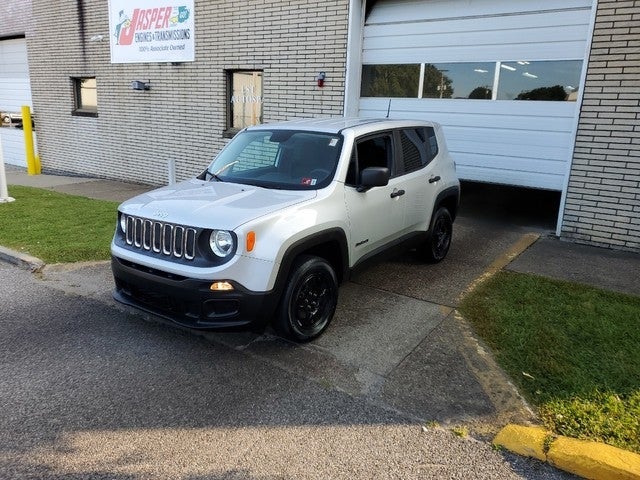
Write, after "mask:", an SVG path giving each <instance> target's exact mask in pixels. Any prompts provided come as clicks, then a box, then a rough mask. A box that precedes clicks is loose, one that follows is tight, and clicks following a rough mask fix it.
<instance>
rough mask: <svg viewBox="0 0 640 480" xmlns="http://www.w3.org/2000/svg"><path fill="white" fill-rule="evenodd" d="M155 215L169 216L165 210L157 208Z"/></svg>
mask: <svg viewBox="0 0 640 480" xmlns="http://www.w3.org/2000/svg"><path fill="white" fill-rule="evenodd" d="M153 216H154V217H156V218H167V217H168V216H169V214H168V213H167V212H165V211H163V210H156V211H155V212H153Z"/></svg>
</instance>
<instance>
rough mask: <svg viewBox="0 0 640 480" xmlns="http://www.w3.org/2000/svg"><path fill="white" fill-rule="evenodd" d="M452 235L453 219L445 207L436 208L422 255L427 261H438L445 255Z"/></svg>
mask: <svg viewBox="0 0 640 480" xmlns="http://www.w3.org/2000/svg"><path fill="white" fill-rule="evenodd" d="M452 235H453V220H452V219H451V214H450V213H449V210H447V208H446V207H440V208H438V210H436V212H435V214H434V215H433V218H432V219H431V227H430V228H429V237H428V238H427V241H426V242H425V245H424V250H423V256H424V259H425V260H426V261H427V262H429V263H438V262H440V261H442V260H444V258H445V257H446V256H447V253H448V252H449V247H450V246H451V238H452Z"/></svg>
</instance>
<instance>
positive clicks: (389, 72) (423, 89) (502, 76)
mask: <svg viewBox="0 0 640 480" xmlns="http://www.w3.org/2000/svg"><path fill="white" fill-rule="evenodd" d="M581 70H582V61H581V60H561V61H558V60H553V61H524V60H520V61H505V62H460V63H422V64H407V65H363V66H362V84H361V86H362V96H363V97H392V98H394V97H395V98H443V99H444V98H446V99H467V100H545V101H555V102H558V101H560V102H565V101H567V102H573V101H576V100H577V98H578V90H579V84H580V72H581Z"/></svg>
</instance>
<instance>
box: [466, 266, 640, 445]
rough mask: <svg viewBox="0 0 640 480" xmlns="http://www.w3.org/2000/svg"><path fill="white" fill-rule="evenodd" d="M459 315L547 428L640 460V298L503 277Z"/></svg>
mask: <svg viewBox="0 0 640 480" xmlns="http://www.w3.org/2000/svg"><path fill="white" fill-rule="evenodd" d="M460 311H461V313H462V314H463V315H464V316H465V318H467V319H468V320H469V321H470V322H471V323H472V324H473V325H474V328H475V330H476V331H477V332H478V334H479V335H480V336H481V337H482V338H483V339H484V340H485V341H486V342H487V344H489V345H490V346H491V348H492V349H493V351H494V353H495V356H496V358H497V360H498V362H499V363H500V365H501V366H502V367H503V368H504V369H505V370H506V371H507V372H508V373H509V374H510V375H511V377H512V378H513V380H514V382H515V383H516V384H517V385H518V387H519V388H520V390H521V392H522V393H523V395H524V396H525V397H526V398H527V399H528V400H529V401H530V402H531V403H532V404H534V405H536V406H538V407H539V411H540V415H541V418H542V420H543V421H544V423H545V425H546V426H547V427H549V428H550V429H552V430H553V431H554V432H555V433H557V434H560V435H567V436H571V437H576V438H582V439H590V440H596V441H601V442H605V443H608V444H610V445H614V446H618V447H621V448H626V449H628V450H631V451H635V452H638V453H640V298H638V297H633V296H629V295H623V294H618V293H614V292H608V291H603V290H600V289H597V288H592V287H588V286H584V285H577V284H573V283H568V282H561V281H555V280H550V279H547V278H543V277H538V276H534V275H525V274H519V273H513V272H500V273H499V274H497V275H496V276H494V277H493V278H492V279H490V280H488V281H487V282H485V283H484V284H482V285H480V287H479V288H478V289H476V290H475V291H474V292H473V293H472V294H470V295H469V296H467V297H466V298H465V299H464V300H463V302H462V304H461V306H460Z"/></svg>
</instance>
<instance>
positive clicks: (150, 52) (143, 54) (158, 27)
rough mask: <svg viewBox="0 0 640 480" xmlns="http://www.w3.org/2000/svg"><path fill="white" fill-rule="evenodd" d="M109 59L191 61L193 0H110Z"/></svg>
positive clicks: (125, 60)
mask: <svg viewBox="0 0 640 480" xmlns="http://www.w3.org/2000/svg"><path fill="white" fill-rule="evenodd" d="M109 30H110V32H111V34H110V36H109V38H110V43H111V63H149V62H154V63H155V62H193V61H194V59H195V58H194V51H195V39H194V21H193V0H165V1H162V0H134V1H133V2H132V1H131V0H110V1H109Z"/></svg>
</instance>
